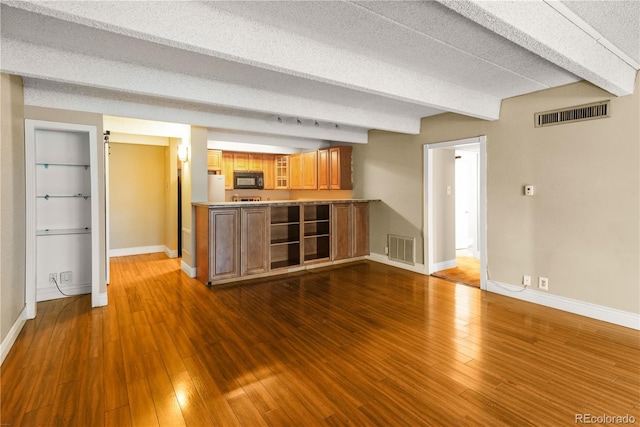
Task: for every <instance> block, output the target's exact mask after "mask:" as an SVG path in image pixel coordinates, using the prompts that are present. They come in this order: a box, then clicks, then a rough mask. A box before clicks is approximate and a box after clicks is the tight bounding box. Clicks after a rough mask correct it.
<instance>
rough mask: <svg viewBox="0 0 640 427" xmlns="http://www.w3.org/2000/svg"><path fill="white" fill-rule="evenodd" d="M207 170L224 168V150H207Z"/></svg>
mask: <svg viewBox="0 0 640 427" xmlns="http://www.w3.org/2000/svg"><path fill="white" fill-rule="evenodd" d="M207 170H210V171H219V170H222V151H221V150H207Z"/></svg>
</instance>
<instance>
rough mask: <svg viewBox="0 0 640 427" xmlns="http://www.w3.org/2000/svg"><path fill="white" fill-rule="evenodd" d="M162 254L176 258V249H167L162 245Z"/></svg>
mask: <svg viewBox="0 0 640 427" xmlns="http://www.w3.org/2000/svg"><path fill="white" fill-rule="evenodd" d="M164 254H165V255H166V256H167V258H178V250H177V249H169V248H168V247H166V246H165V247H164Z"/></svg>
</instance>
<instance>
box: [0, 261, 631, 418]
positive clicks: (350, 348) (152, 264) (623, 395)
mask: <svg viewBox="0 0 640 427" xmlns="http://www.w3.org/2000/svg"><path fill="white" fill-rule="evenodd" d="M109 302H110V303H109V305H108V306H107V307H102V308H98V309H93V310H92V309H91V308H90V297H89V296H88V295H87V296H81V297H73V298H66V299H60V300H55V301H48V302H42V303H39V304H38V316H37V318H36V319H34V320H30V321H28V322H27V324H26V326H25V328H24V329H23V331H22V332H21V334H20V336H19V338H18V340H17V341H16V343H15V345H14V347H13V349H12V350H11V352H10V354H9V355H8V356H7V358H6V360H5V362H4V364H3V365H2V373H1V390H0V391H1V410H2V412H1V414H0V421H1V423H2V425H12V426H18V425H22V426H37V425H43V426H44V425H77V426H129V425H131V426H157V425H166V426H180V425H187V426H213V425H224V426H237V425H242V426H265V425H270V426H287V425H291V426H302V425H304V426H315V425H347V424H349V425H361V426H369V425H389V426H393V425H411V426H414V425H438V426H449V425H452V426H454V425H460V426H480V425H488V426H496V425H508V426H516V425H517V426H529V425H540V426H559V425H574V423H575V421H576V414H591V416H593V417H597V416H604V415H606V416H625V415H626V416H629V417H634V419H635V422H636V423H640V403H639V401H640V340H639V332H638V331H635V330H631V329H626V328H623V327H618V326H614V325H611V324H607V323H604V322H599V321H596V320H591V319H588V318H584V317H580V316H577V315H572V314H568V313H564V312H560V311H556V310H553V309H548V308H545V307H541V306H537V305H533V304H529V303H525V302H521V301H518V300H515V299H511V298H507V297H504V296H500V295H496V294H490V293H486V292H483V291H480V290H479V289H475V288H472V287H469V286H464V285H456V284H454V283H451V282H447V281H444V280H440V279H437V278H434V277H428V276H421V275H418V274H414V273H410V272H406V271H403V270H399V269H395V268H392V267H387V266H384V265H381V264H377V263H372V262H371V263H370V262H362V263H358V264H351V265H343V266H341V267H339V268H333V269H322V270H310V271H308V272H305V273H299V274H294V275H290V276H285V277H272V278H268V279H262V280H256V281H251V282H243V283H242V284H237V285H229V286H221V287H213V288H207V287H205V286H204V285H202V284H200V283H199V282H197V281H195V280H192V279H189V278H187V277H186V276H185V275H184V274H183V273H181V272H180V271H179V264H178V261H177V260H170V259H166V258H165V257H164V255H160V254H158V255H147V256H134V257H125V258H115V259H113V260H112V283H111V284H110V285H109Z"/></svg>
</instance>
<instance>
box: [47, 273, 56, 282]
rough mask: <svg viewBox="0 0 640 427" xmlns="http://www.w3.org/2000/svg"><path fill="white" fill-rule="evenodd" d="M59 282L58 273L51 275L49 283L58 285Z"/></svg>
mask: <svg viewBox="0 0 640 427" xmlns="http://www.w3.org/2000/svg"><path fill="white" fill-rule="evenodd" d="M57 281H58V273H49V283H56V282H57Z"/></svg>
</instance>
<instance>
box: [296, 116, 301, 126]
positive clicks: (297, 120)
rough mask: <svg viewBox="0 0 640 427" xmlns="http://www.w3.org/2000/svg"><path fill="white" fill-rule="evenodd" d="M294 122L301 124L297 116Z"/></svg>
mask: <svg viewBox="0 0 640 427" xmlns="http://www.w3.org/2000/svg"><path fill="white" fill-rule="evenodd" d="M296 122H298V124H299V125H301V124H302V122H301V121H300V119H299V118H297V117H296Z"/></svg>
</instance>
